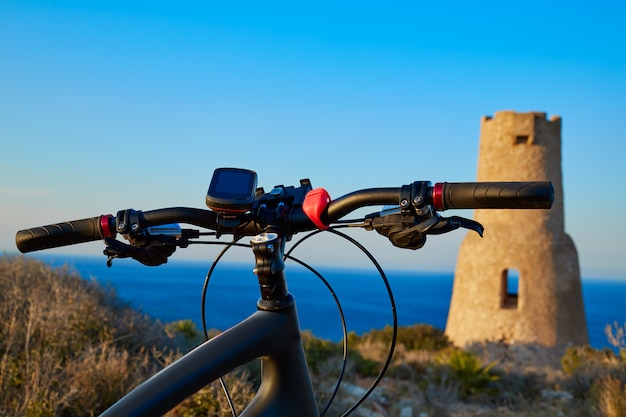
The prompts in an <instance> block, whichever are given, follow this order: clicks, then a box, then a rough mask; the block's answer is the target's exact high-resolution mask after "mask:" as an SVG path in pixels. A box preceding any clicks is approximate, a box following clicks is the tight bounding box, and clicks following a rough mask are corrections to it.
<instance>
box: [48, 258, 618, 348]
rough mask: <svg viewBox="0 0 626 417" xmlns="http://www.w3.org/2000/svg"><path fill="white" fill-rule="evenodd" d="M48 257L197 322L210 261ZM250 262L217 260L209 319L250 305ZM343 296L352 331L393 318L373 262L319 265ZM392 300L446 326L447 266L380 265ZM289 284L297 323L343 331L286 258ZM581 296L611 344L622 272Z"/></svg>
mask: <svg viewBox="0 0 626 417" xmlns="http://www.w3.org/2000/svg"><path fill="white" fill-rule="evenodd" d="M38 257H39V258H40V259H42V260H44V261H46V262H49V263H52V264H53V265H63V264H69V265H71V266H73V267H74V268H75V269H76V270H77V271H78V272H79V273H80V274H81V275H82V276H83V277H84V278H96V279H97V280H98V281H99V282H101V283H103V284H109V285H112V286H113V287H114V288H115V289H116V291H117V293H118V294H119V295H120V297H121V298H122V299H124V300H126V301H127V302H130V303H131V304H132V305H133V306H134V307H136V308H140V309H142V310H143V311H144V312H145V313H147V314H150V315H152V316H154V317H156V318H158V319H160V320H162V321H165V322H169V321H175V320H182V319H192V320H193V321H194V322H195V323H196V324H197V325H198V326H200V323H201V317H200V312H201V310H200V301H201V292H202V286H203V282H204V279H205V276H206V273H207V271H208V268H209V267H210V263H208V262H198V261H180V260H170V261H169V262H168V263H167V264H165V265H162V266H160V267H157V268H154V267H146V266H143V265H141V264H139V263H137V262H135V261H132V260H128V259H120V260H115V261H114V262H113V267H112V268H107V267H106V259H105V258H104V257H79V256H76V257H72V258H60V257H58V256H50V255H40V256H38ZM252 267H253V266H252V264H250V265H246V264H219V265H218V267H217V268H216V269H215V273H214V275H213V277H212V278H211V281H210V284H209V287H208V288H209V291H208V294H207V303H206V311H207V318H206V320H207V323H208V326H209V327H210V328H216V329H225V328H228V327H230V326H232V325H233V324H235V323H237V322H238V321H240V320H241V319H243V318H245V317H246V316H247V315H249V314H250V313H252V312H254V310H255V305H256V301H257V299H258V298H259V289H258V286H257V281H256V276H255V275H254V274H252ZM318 272H320V273H321V274H322V276H323V277H324V278H325V279H327V280H328V281H329V282H330V283H331V285H332V286H333V289H334V291H335V293H336V294H337V297H338V298H339V300H340V302H341V306H342V309H343V311H344V314H345V316H346V323H347V326H348V331H355V332H356V333H358V334H361V333H363V332H366V331H369V330H371V329H373V328H382V327H384V326H385V325H386V324H390V323H391V322H392V318H391V317H392V315H391V304H390V301H389V296H388V294H387V289H386V287H385V285H384V284H383V282H382V279H381V277H380V275H378V274H377V272H376V271H375V270H373V269H370V270H349V269H340V268H319V269H318ZM385 272H386V274H387V277H388V279H389V282H390V285H391V288H392V290H393V295H394V298H395V303H396V310H397V314H398V324H399V325H410V324H414V323H427V324H430V325H433V326H435V327H438V328H441V329H443V328H445V324H446V320H447V316H448V308H449V305H450V297H451V294H452V283H453V274H452V273H432V272H411V271H385ZM287 274H288V286H289V290H290V291H291V292H292V293H293V294H294V295H295V297H296V301H297V303H298V311H299V318H300V324H301V327H302V328H304V329H310V330H312V331H313V333H314V334H315V335H316V336H318V337H323V338H327V339H331V340H339V339H340V338H341V336H342V330H341V325H340V321H339V314H338V309H337V306H336V304H335V301H334V299H333V298H332V296H331V295H330V293H329V290H328V289H327V287H326V286H325V285H324V284H323V283H322V282H321V281H320V280H319V279H318V278H317V277H316V276H315V275H314V274H312V273H311V272H309V271H307V270H306V269H304V268H302V267H300V266H299V265H296V264H294V263H288V264H287ZM583 298H584V302H585V313H586V317H587V327H588V329H589V338H590V343H591V345H592V346H593V347H595V348H604V347H609V344H608V341H607V338H606V336H605V334H604V327H605V326H606V325H607V324H611V323H613V322H615V321H617V322H618V323H620V324H621V325H624V323H625V322H626V308H624V301H625V300H626V280H614V279H613V280H608V279H605V280H603V279H583Z"/></svg>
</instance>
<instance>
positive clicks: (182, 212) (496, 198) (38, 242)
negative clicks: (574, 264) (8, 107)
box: [15, 182, 554, 253]
mask: <svg viewBox="0 0 626 417" xmlns="http://www.w3.org/2000/svg"><path fill="white" fill-rule="evenodd" d="M400 198H401V188H399V187H395V188H371V189H364V190H359V191H355V192H353V193H350V194H347V195H345V196H342V197H339V198H338V199H336V200H334V201H331V202H330V203H329V204H328V207H327V208H326V210H325V211H324V213H323V214H322V219H323V220H324V221H325V222H326V223H327V224H330V223H333V222H335V221H337V220H339V219H341V218H343V217H344V216H346V215H347V214H349V213H351V212H352V211H354V210H356V209H359V208H362V207H366V206H375V205H389V204H399V203H400ZM553 199H554V189H553V187H552V184H551V183H550V182H498V183H497V182H489V183H445V182H444V183H437V184H435V186H434V187H429V190H428V193H427V200H428V201H427V202H426V203H427V204H429V205H432V207H433V209H434V210H436V211H443V210H447V209H486V208H498V209H504V208H508V209H548V208H550V207H551V205H552V202H553ZM217 220H218V219H217V213H215V212H214V211H211V210H205V209H195V208H186V207H174V208H165V209H158V210H151V211H145V212H139V217H138V223H139V224H138V226H139V227H141V228H144V227H150V226H158V225H163V224H170V223H187V224H192V225H195V226H199V227H203V228H206V229H216V228H217V227H218V222H217ZM289 225H290V231H291V232H292V233H297V232H302V231H307V230H314V229H315V228H316V226H315V224H314V223H313V222H312V221H311V220H310V219H309V218H308V217H307V215H306V214H305V213H304V211H303V210H302V208H301V207H293V208H292V211H291V215H290V218H289ZM117 226H119V224H117ZM220 230H221V231H222V233H233V234H238V235H243V236H247V235H250V236H252V235H255V234H257V233H259V232H260V230H261V228H260V226H259V224H258V223H257V219H255V218H254V217H253V216H252V217H250V221H247V222H244V223H243V224H241V225H240V226H236V227H233V228H228V227H223V226H221V227H220ZM116 232H117V230H116V218H115V217H114V216H112V215H110V214H109V215H103V216H96V217H90V218H86V219H80V220H73V221H67V222H62V223H56V224H52V225H48V226H41V227H35V228H31V229H26V230H20V231H18V232H17V234H16V236H15V241H16V245H17V248H18V249H19V251H20V252H22V253H27V252H33V251H38V250H43V249H50V248H55V247H60V246H67V245H73V244H78V243H85V242H90V241H96V240H101V239H104V238H106V237H114V236H115V235H116Z"/></svg>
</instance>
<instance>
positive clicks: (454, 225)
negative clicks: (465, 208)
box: [427, 216, 485, 237]
mask: <svg viewBox="0 0 626 417" xmlns="http://www.w3.org/2000/svg"><path fill="white" fill-rule="evenodd" d="M433 218H435V217H433ZM436 218H437V219H439V221H438V222H437V224H435V225H434V226H433V227H431V228H430V229H429V230H428V231H427V233H428V234H429V235H440V234H443V233H448V232H451V231H453V230H456V229H458V228H460V227H461V228H463V229H468V230H473V231H474V232H476V233H478V234H479V235H480V237H483V232H484V231H485V228H484V227H483V225H482V224H480V223H478V222H477V221H475V220H471V219H466V218H464V217H459V216H451V217H439V216H437V217H436Z"/></svg>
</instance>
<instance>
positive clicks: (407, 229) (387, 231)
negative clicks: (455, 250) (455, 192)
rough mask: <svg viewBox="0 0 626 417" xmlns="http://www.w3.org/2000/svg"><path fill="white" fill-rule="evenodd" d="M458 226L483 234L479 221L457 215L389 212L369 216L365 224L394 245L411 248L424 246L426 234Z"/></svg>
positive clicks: (447, 230) (449, 229) (436, 233)
mask: <svg viewBox="0 0 626 417" xmlns="http://www.w3.org/2000/svg"><path fill="white" fill-rule="evenodd" d="M416 222H418V223H416ZM460 227H462V228H464V229H469V230H473V231H475V232H476V233H478V234H479V235H480V236H481V237H482V236H483V231H484V228H483V226H482V225H481V224H480V223H478V222H476V221H474V220H470V219H465V218H463V217H458V216H452V217H441V216H438V215H436V214H435V215H430V216H420V217H415V216H407V215H403V214H389V215H385V216H373V217H370V218H368V219H367V220H366V225H365V229H367V230H372V229H374V230H376V231H377V232H378V233H379V234H381V235H383V236H386V237H387V238H388V239H389V241H391V243H392V244H393V245H394V246H396V247H399V248H403V249H413V250H417V249H420V248H421V247H422V246H424V244H425V243H426V236H427V235H440V234H443V233H447V232H451V231H452V230H456V229H458V228H460Z"/></svg>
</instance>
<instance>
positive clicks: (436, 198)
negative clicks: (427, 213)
mask: <svg viewBox="0 0 626 417" xmlns="http://www.w3.org/2000/svg"><path fill="white" fill-rule="evenodd" d="M443 184H445V183H441V182H438V183H436V184H435V186H434V187H433V206H435V210H439V211H443V210H445V209H446V208H445V206H444V205H443Z"/></svg>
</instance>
